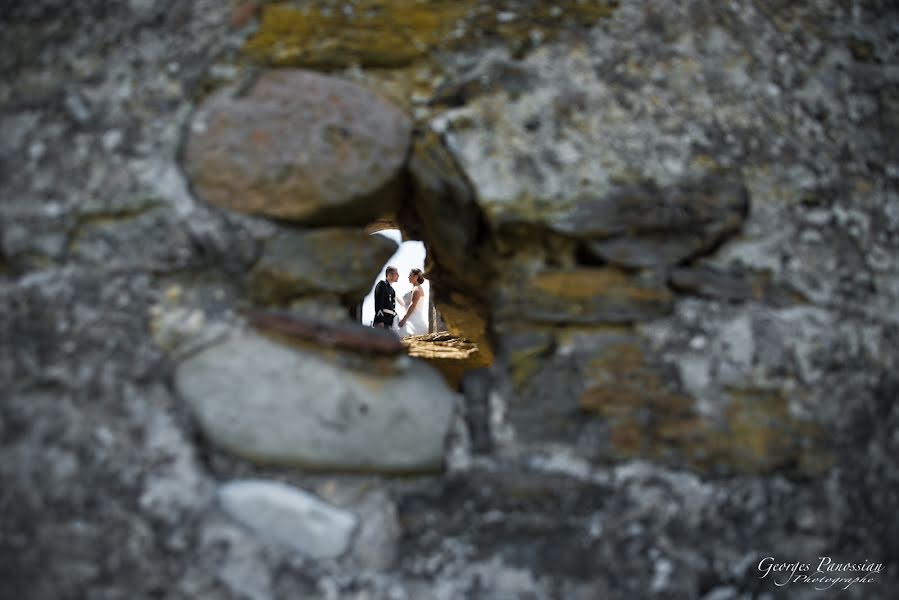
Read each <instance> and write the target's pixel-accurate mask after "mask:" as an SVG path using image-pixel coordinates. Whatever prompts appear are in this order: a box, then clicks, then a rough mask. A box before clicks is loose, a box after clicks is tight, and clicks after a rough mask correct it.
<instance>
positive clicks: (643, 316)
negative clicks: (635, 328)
mask: <svg viewBox="0 0 899 600" xmlns="http://www.w3.org/2000/svg"><path fill="white" fill-rule="evenodd" d="M671 306H672V296H671V293H670V292H669V291H668V290H667V289H666V288H665V287H664V286H663V285H661V284H653V283H649V282H645V281H641V280H640V279H639V278H637V277H635V276H629V275H628V274H626V273H624V272H622V271H619V270H617V269H611V268H599V269H595V268H588V267H582V268H574V269H549V270H546V271H542V272H539V273H536V274H534V275H533V276H532V277H531V278H530V279H529V280H527V281H522V282H521V287H518V288H515V289H503V290H501V291H500V292H499V294H498V295H497V299H496V303H495V307H494V313H495V314H496V315H497V316H499V317H500V318H501V319H503V320H505V321H516V320H518V319H525V320H527V321H532V322H543V323H583V324H589V323H595V324H598V323H610V324H618V323H630V322H634V321H640V320H649V319H654V318H658V317H661V316H664V315H665V314H667V313H669V312H670V311H671Z"/></svg>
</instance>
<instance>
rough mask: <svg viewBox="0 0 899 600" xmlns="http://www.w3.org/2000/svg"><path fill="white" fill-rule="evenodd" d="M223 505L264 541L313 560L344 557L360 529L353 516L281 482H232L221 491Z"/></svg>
mask: <svg viewBox="0 0 899 600" xmlns="http://www.w3.org/2000/svg"><path fill="white" fill-rule="evenodd" d="M219 502H220V503H221V505H222V508H223V509H224V511H225V512H227V513H228V514H229V515H230V516H231V517H232V518H234V519H235V520H237V521H240V522H241V523H243V524H244V525H246V526H247V527H249V528H250V529H252V530H253V531H254V532H256V534H257V535H259V536H260V537H262V538H264V539H266V540H269V541H272V542H276V543H278V544H281V545H284V546H287V547H289V548H293V549H295V550H297V551H299V552H302V553H303V554H305V555H306V556H309V557H311V558H337V557H339V556H341V555H342V554H343V553H344V552H346V551H347V549H348V547H349V545H350V540H351V539H352V536H353V531H354V530H355V529H356V521H357V519H356V516H355V515H353V513H351V512H348V511H345V510H341V509H339V508H337V507H335V506H331V505H330V504H328V503H327V502H324V501H322V500H320V499H319V498H317V497H315V496H313V495H312V494H309V493H307V492H304V491H302V490H299V489H297V488H295V487H293V486H290V485H286V484H283V483H280V482H277V481H267V480H253V479H249V480H239V481H231V482H229V483H226V484H225V485H223V486H222V487H221V488H220V489H219Z"/></svg>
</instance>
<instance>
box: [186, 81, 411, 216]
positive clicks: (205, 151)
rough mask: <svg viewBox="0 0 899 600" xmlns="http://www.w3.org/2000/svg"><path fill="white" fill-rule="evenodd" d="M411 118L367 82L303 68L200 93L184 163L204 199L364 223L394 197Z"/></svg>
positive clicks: (271, 213)
mask: <svg viewBox="0 0 899 600" xmlns="http://www.w3.org/2000/svg"><path fill="white" fill-rule="evenodd" d="M411 129H412V124H411V121H410V120H409V119H408V118H407V117H406V116H405V115H403V113H402V112H401V111H400V110H399V109H397V108H396V107H394V106H393V105H391V104H389V103H388V102H386V101H385V100H383V99H382V98H380V97H379V96H377V95H375V94H374V93H372V92H371V91H369V90H368V89H366V88H364V87H362V86H360V85H358V84H355V83H351V82H349V81H345V80H342V79H339V78H336V77H330V76H327V75H320V74H317V73H312V72H308V71H302V70H279V71H271V72H266V73H263V74H262V75H260V76H259V77H258V79H257V80H256V81H254V82H251V83H250V84H249V87H248V88H247V89H245V90H243V89H240V88H238V87H237V86H231V87H225V88H223V89H220V90H218V91H217V92H215V93H213V94H212V95H211V96H209V97H208V98H207V99H206V100H205V101H204V102H203V104H202V105H201V107H200V108H199V110H198V111H197V113H196V115H195V118H194V120H193V122H192V124H191V130H190V137H189V139H188V142H187V150H186V154H185V159H186V160H185V167H186V170H187V173H188V175H189V176H190V179H191V181H192V183H193V186H194V189H195V190H196V191H197V193H198V194H199V195H200V196H201V197H202V198H203V199H204V200H206V201H207V202H210V203H212V204H216V205H218V206H222V207H225V208H230V209H234V210H238V211H243V212H248V213H254V214H262V215H267V216H270V217H277V218H284V219H292V220H296V221H304V222H328V223H333V224H354V225H364V224H366V223H368V222H370V221H372V220H374V219H375V218H378V217H380V216H382V215H384V214H385V213H387V212H389V211H390V209H391V208H393V206H394V205H395V203H396V202H397V200H398V196H397V191H396V190H393V189H392V186H391V185H390V184H391V182H393V181H394V180H395V179H396V177H397V174H398V173H399V170H400V168H401V166H402V165H403V163H404V161H405V159H406V154H407V152H408V148H409V143H410V133H411Z"/></svg>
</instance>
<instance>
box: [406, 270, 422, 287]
mask: <svg viewBox="0 0 899 600" xmlns="http://www.w3.org/2000/svg"><path fill="white" fill-rule="evenodd" d="M410 273H411V274H412V275H415V281H417V282H418V285H421V284H423V283H424V282H425V276H424V275H422V274H421V269H412V271H411V272H410Z"/></svg>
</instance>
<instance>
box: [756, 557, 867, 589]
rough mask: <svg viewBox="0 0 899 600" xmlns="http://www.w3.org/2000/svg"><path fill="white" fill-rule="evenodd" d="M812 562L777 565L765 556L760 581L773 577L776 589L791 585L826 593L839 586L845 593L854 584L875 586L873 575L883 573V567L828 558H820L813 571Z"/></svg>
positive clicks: (760, 566) (761, 563) (762, 561)
mask: <svg viewBox="0 0 899 600" xmlns="http://www.w3.org/2000/svg"><path fill="white" fill-rule="evenodd" d="M814 564H815V563H814V561H813V562H808V563H803V562H789V563H787V562H777V560H776V559H775V558H774V557H773V556H766V557H765V558H763V559H762V560H761V561H759V565H758V569H759V572H760V573H761V575H760V576H759V579H765V578H766V577H769V576H770V577H771V579H772V580H773V581H774V585H776V586H778V587H782V586H785V585H788V584H791V583H807V584H812V585H814V586H815V589H816V590H827V589H830V588H832V587H834V586H836V585H839V586H842V587H843V589H844V590H845V589H846V588H848V587H849V586H850V585H852V584H853V583H873V582H874V575H879V574H880V573H882V572H883V564H882V563H874V562H870V561H868V559H865V560H864V562H860V563H854V562H835V561H834V560H832V559H831V558H830V557H829V556H819V557H818V560H817V566H815V569H814V570H812V566H813V565H814Z"/></svg>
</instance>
